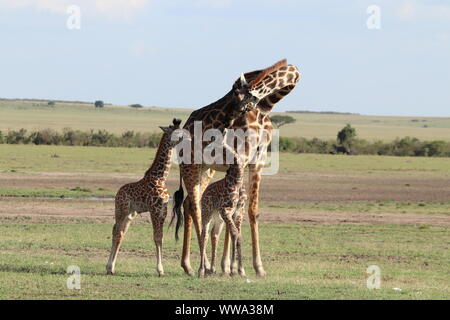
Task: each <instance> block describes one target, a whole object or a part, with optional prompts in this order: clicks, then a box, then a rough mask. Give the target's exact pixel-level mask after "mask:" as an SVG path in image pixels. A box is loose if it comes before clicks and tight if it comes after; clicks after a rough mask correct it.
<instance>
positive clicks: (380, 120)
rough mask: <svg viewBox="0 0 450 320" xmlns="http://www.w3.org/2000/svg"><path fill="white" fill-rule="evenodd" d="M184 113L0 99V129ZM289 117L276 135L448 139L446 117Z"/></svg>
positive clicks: (144, 124)
mask: <svg viewBox="0 0 450 320" xmlns="http://www.w3.org/2000/svg"><path fill="white" fill-rule="evenodd" d="M211 102H212V101H211ZM197 107H202V106H197ZM197 107H196V108H197ZM274 111H276V110H274ZM190 112H191V110H189V109H181V108H158V107H151V108H142V109H134V108H130V107H124V106H105V107H104V108H103V109H96V108H94V106H93V105H92V104H74V103H59V102H57V103H56V106H54V107H50V106H48V105H47V103H45V102H38V101H10V100H0V119H2V122H0V130H3V131H4V130H8V129H16V130H17V129H20V128H26V129H42V128H52V129H56V130H61V129H63V128H64V127H72V128H74V129H81V130H90V129H106V130H108V131H110V132H114V133H122V132H124V131H126V130H134V131H140V132H156V131H157V130H158V129H157V126H160V125H167V124H169V123H170V121H171V120H172V118H174V117H178V118H180V119H182V120H186V119H187V118H188V115H189V114H190ZM289 115H291V116H293V117H294V118H296V119H297V122H296V123H294V124H289V125H286V126H283V127H282V128H281V136H287V137H305V138H313V137H317V138H321V139H335V138H336V134H337V132H338V131H339V130H340V129H342V127H344V126H345V125H346V124H347V123H350V124H351V125H352V126H353V127H355V128H356V129H357V131H358V136H359V137H360V138H363V139H366V140H385V141H390V140H393V139H395V138H397V137H405V136H412V137H416V138H419V139H422V140H439V139H440V140H447V141H449V140H450V118H430V117H383V116H360V115H327V114H294V113H289ZM118 124H122V125H118ZM425 125H426V126H427V127H426V128H425V127H424V126H425Z"/></svg>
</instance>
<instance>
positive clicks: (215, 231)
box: [209, 221, 223, 274]
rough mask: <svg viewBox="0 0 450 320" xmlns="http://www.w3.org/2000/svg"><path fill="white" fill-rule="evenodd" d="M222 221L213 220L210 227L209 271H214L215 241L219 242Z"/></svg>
mask: <svg viewBox="0 0 450 320" xmlns="http://www.w3.org/2000/svg"><path fill="white" fill-rule="evenodd" d="M222 228H223V222H222V221H220V222H219V221H215V222H214V226H213V228H212V229H211V267H210V268H209V273H211V274H213V273H216V258H217V243H218V242H219V237H220V233H221V232H222Z"/></svg>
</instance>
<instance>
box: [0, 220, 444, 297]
mask: <svg viewBox="0 0 450 320" xmlns="http://www.w3.org/2000/svg"><path fill="white" fill-rule="evenodd" d="M0 219H1V220H0V221H1V223H0V253H1V257H2V259H1V260H0V282H1V283H2V285H1V287H0V299H93V298H96V299H177V298H179V299H183V298H186V297H189V298H192V299H447V298H448V297H449V295H450V282H449V279H448V262H449V259H450V250H448V247H449V245H450V237H449V232H448V231H449V230H448V228H445V227H428V226H427V227H422V226H401V225H400V226H343V225H338V226H337V225H333V226H312V225H299V224H282V223H279V224H270V225H269V224H261V229H262V230H264V232H261V243H262V252H263V260H264V263H265V268H266V271H267V272H268V276H267V277H266V278H265V279H257V278H255V276H254V273H253V270H252V269H251V262H250V261H249V258H250V252H251V248H250V241H249V239H250V235H249V230H248V228H247V223H245V228H244V255H245V266H246V270H247V274H248V279H249V280H250V281H247V280H246V279H244V278H240V277H235V278H231V279H230V278H226V277H221V276H219V275H217V276H213V277H210V278H207V279H197V278H190V277H187V276H185V275H184V274H183V272H182V270H181V268H180V267H179V254H180V250H181V244H180V243H178V244H177V243H175V241H174V240H173V235H172V231H173V230H170V233H167V234H166V241H165V245H164V251H163V253H164V267H165V271H166V274H167V275H166V277H165V278H157V277H156V272H155V270H154V265H155V259H154V246H153V243H152V240H151V227H150V226H149V225H148V224H147V223H145V222H144V218H138V219H137V221H136V222H135V223H134V224H133V225H132V226H131V228H130V231H129V232H128V234H127V237H126V239H125V241H124V244H123V247H122V251H121V254H120V255H119V260H118V264H117V269H116V271H117V274H116V275H115V276H113V277H108V276H106V275H104V271H105V263H106V260H107V257H108V252H109V249H110V241H111V239H110V235H111V228H112V221H109V220H105V219H103V220H101V219H98V220H93V219H74V218H31V217H0ZM193 251H194V253H195V252H196V251H197V250H193ZM192 263H193V266H194V268H195V267H197V266H198V256H196V255H195V254H194V255H193V260H192ZM373 264H375V265H378V266H379V267H380V268H381V274H382V282H381V289H380V290H368V289H367V288H366V279H367V277H368V274H366V269H367V267H368V266H369V265H373ZM69 265H77V266H79V267H80V269H81V290H79V291H77V290H68V289H67V288H66V280H67V278H68V276H69V275H67V274H66V269H67V267H68V266H69ZM395 287H396V288H401V289H402V291H394V290H393V288H395Z"/></svg>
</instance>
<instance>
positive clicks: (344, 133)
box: [337, 124, 356, 149]
mask: <svg viewBox="0 0 450 320" xmlns="http://www.w3.org/2000/svg"><path fill="white" fill-rule="evenodd" d="M355 138H356V129H355V128H353V127H352V126H351V125H350V124H347V125H346V126H345V127H344V128H343V129H342V130H341V131H339V132H338V134H337V140H338V142H339V144H340V145H342V146H345V147H347V149H350V148H351V145H352V143H353V140H354V139H355Z"/></svg>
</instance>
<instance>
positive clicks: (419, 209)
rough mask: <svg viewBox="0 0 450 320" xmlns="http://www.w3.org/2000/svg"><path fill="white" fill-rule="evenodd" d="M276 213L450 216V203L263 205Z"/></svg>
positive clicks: (303, 202)
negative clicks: (317, 212)
mask: <svg viewBox="0 0 450 320" xmlns="http://www.w3.org/2000/svg"><path fill="white" fill-rule="evenodd" d="M261 207H262V208H265V207H267V208H270V209H271V210H276V211H283V212H285V211H289V210H292V211H294V212H298V213H299V214H301V212H302V211H319V212H344V213H347V212H351V213H398V214H402V213H408V214H438V215H446V216H450V201H443V202H400V201H326V202H306V201H299V204H295V205H292V204H285V203H276V204H269V205H264V204H263V205H262V206H261Z"/></svg>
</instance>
